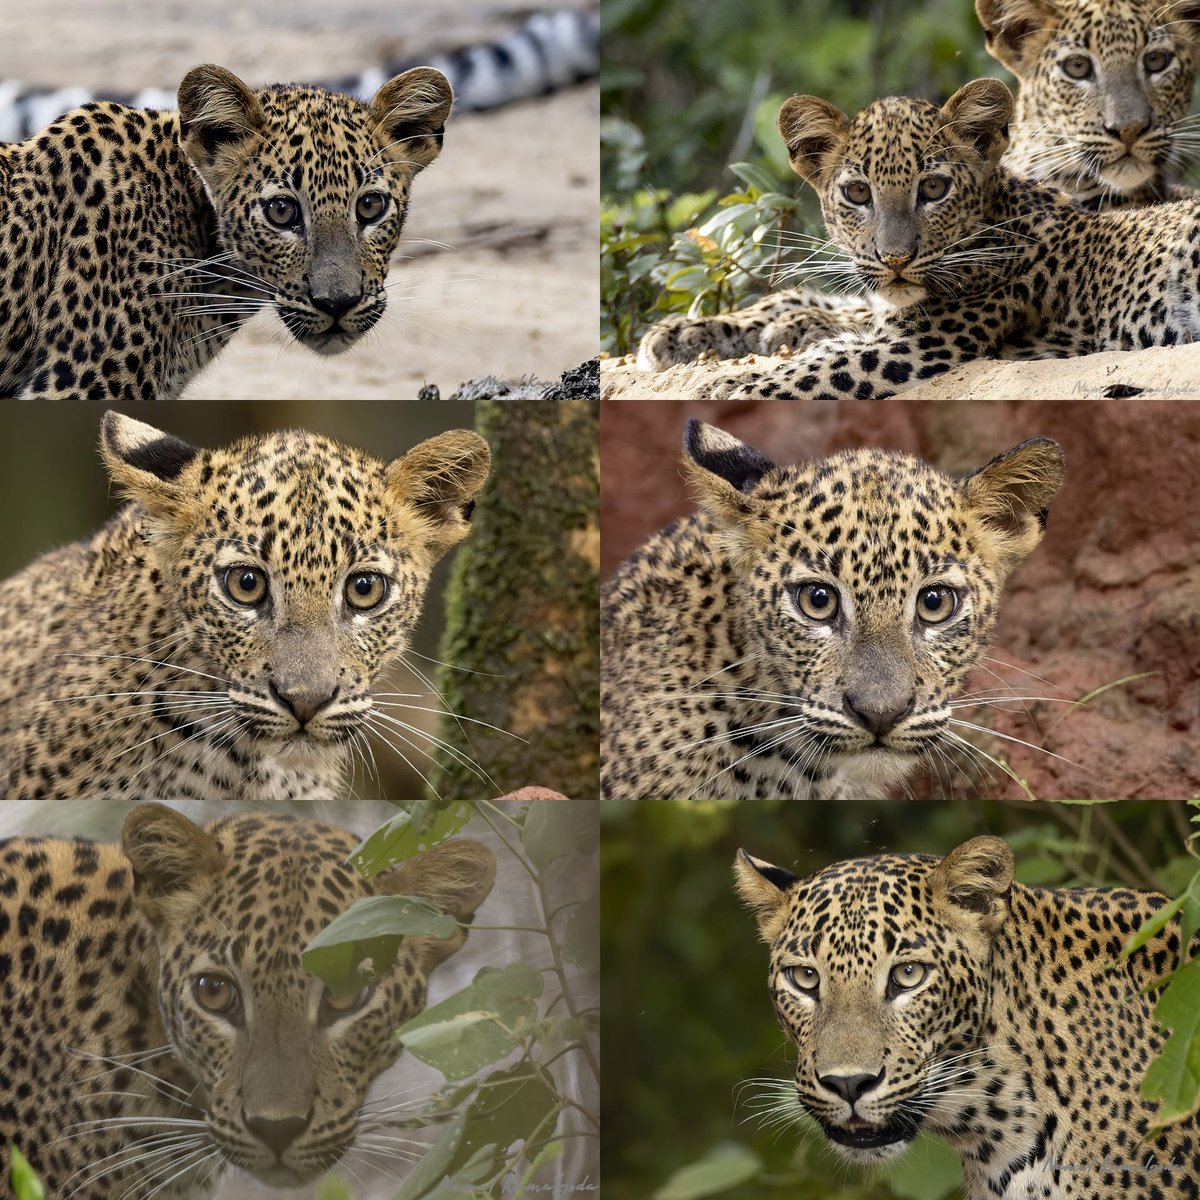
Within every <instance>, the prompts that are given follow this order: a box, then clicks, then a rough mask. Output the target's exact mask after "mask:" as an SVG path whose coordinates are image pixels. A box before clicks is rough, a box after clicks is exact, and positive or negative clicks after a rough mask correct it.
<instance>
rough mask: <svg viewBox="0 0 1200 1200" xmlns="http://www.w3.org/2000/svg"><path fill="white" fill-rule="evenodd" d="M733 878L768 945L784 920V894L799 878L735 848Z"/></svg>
mask: <svg viewBox="0 0 1200 1200" xmlns="http://www.w3.org/2000/svg"><path fill="white" fill-rule="evenodd" d="M733 880H734V888H735V889H736V890H737V894H738V896H739V898H740V899H741V901H742V903H743V904H745V905H746V907H747V908H749V909H750V911H751V912H752V913H753V914H754V919H755V920H756V921H757V922H758V933H759V936H760V937H761V938H762V940H763V941H764V942H766V943H767V945H768V946H769V945H771V943H772V942H774V941H775V939H776V938H777V937H778V936H779V933H780V930H781V929H782V928H783V924H784V921H786V920H787V910H788V900H789V897H788V893H789V892H790V891H791V889H792V888H793V887H794V886H795V885H796V884H797V883H799V882H800V877H799V876H798V875H793V874H792V873H791V871H785V870H784V869H783V867H773V866H772V865H771V864H770V863H769V862H764V861H763V859H761V858H754V857H753V856H752V855H750V854H747V853H746V851H745V850H739V851H738V852H737V857H736V858H735V859H734V860H733Z"/></svg>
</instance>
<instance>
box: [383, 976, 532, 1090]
mask: <svg viewBox="0 0 1200 1200" xmlns="http://www.w3.org/2000/svg"><path fill="white" fill-rule="evenodd" d="M541 994H542V973H541V971H539V970H537V969H536V968H535V967H531V966H529V965H527V964H526V963H513V965H512V966H509V967H505V968H504V969H503V970H502V971H498V970H496V969H494V968H492V967H484V968H483V970H481V971H480V972H479V974H478V975H476V976H475V979H474V981H473V982H472V983H470V984H469V985H468V986H467V987H465V988H463V989H462V991H461V992H456V993H455V994H454V995H453V996H450V997H448V998H447V999H445V1000H443V1001H442V1002H441V1004H435V1005H434V1006H433V1007H432V1008H428V1009H426V1010H425V1011H424V1012H423V1013H422V1014H421V1015H420V1016H419V1017H414V1018H413V1019H412V1020H411V1021H409V1022H408V1024H406V1025H404V1026H403V1027H402V1028H401V1029H400V1032H399V1033H398V1034H397V1036H398V1037H399V1038H400V1040H401V1041H402V1042H403V1043H404V1045H405V1047H406V1048H407V1049H409V1050H411V1051H412V1053H413V1054H414V1055H416V1057H417V1058H419V1059H420V1060H421V1061H422V1062H423V1063H428V1064H429V1066H431V1067H436V1068H437V1069H438V1070H439V1071H441V1072H442V1074H443V1075H445V1077H446V1078H447V1079H450V1080H454V1079H464V1078H466V1076H468V1075H471V1074H474V1072H476V1071H479V1070H481V1069H482V1068H484V1067H486V1066H488V1065H489V1064H491V1063H494V1062H497V1061H499V1060H500V1059H502V1058H503V1057H504V1056H505V1055H506V1054H509V1053H510V1052H511V1051H513V1050H515V1049H516V1047H517V1045H518V1044H519V1038H520V1036H521V1035H523V1034H524V1032H525V1031H526V1030H527V1029H528V1028H529V1026H530V1025H532V1023H533V1022H534V1020H535V1019H536V1018H537V1001H538V997H539V996H541Z"/></svg>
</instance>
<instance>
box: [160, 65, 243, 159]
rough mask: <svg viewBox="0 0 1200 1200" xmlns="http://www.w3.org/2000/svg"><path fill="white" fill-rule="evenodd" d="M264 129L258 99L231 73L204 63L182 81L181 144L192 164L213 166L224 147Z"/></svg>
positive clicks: (180, 97)
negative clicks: (212, 163) (210, 164)
mask: <svg viewBox="0 0 1200 1200" xmlns="http://www.w3.org/2000/svg"><path fill="white" fill-rule="evenodd" d="M262 126H263V111H262V106H261V105H260V104H259V102H258V97H257V96H256V95H255V94H254V92H253V91H252V90H251V89H250V88H248V87H247V86H246V85H245V84H244V83H243V82H242V81H241V80H240V79H239V78H238V77H237V76H236V75H235V74H233V72H232V71H227V70H225V68H224V67H218V66H216V65H215V64H214V63H204V64H203V65H202V66H199V67H193V68H192V69H191V70H190V71H189V72H188V73H187V74H186V75H185V76H184V77H183V79H182V80H181V81H180V84H179V140H180V144H181V145H182V146H183V150H184V153H185V154H186V155H187V156H188V158H189V159H191V160H192V162H194V163H197V164H203V165H207V164H209V163H211V162H212V161H213V160H214V159H215V158H216V156H217V154H218V152H219V151H220V150H221V148H222V147H224V146H234V145H237V144H238V143H239V142H242V141H245V140H246V139H247V138H250V137H254V136H255V135H257V133H258V131H259V130H260V129H261V128H262Z"/></svg>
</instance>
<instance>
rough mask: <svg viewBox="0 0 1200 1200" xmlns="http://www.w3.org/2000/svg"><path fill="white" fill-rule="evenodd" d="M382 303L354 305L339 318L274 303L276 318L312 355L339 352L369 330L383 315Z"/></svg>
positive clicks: (341, 352) (347, 347) (346, 348)
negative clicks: (277, 317) (359, 306)
mask: <svg viewBox="0 0 1200 1200" xmlns="http://www.w3.org/2000/svg"><path fill="white" fill-rule="evenodd" d="M383 308H384V306H383V305H382V304H379V303H376V304H373V305H371V306H370V307H362V308H356V309H355V310H354V311H353V312H350V313H347V314H346V315H345V316H342V317H330V316H328V315H327V314H325V313H317V312H312V311H308V310H304V309H297V308H290V307H284V306H283V305H276V311H277V312H278V314H279V317H280V320H282V321H283V323H284V325H285V326H286V327H287V331H288V332H289V333H290V334H291V335H292V337H294V338H295V339H296V341H298V342H299V343H300V344H301V345H302V346H304V347H305V348H306V349H308V350H312V351H313V352H314V353H316V354H321V355H333V354H343V353H345V351H347V350H349V349H350V347H351V346H353V345H354V344H355V342H357V341H358V339H359V338H361V337H362V336H363V334H365V333H367V332H368V331H369V330H371V329H373V328H374V326H375V323H376V322H377V321H378V320H379V318H380V317H381V316H382V315H383Z"/></svg>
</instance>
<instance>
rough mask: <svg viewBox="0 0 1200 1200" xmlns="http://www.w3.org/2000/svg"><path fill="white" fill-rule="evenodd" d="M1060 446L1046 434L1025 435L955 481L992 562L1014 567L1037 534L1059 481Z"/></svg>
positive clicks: (1004, 568) (1033, 544) (1043, 525)
mask: <svg viewBox="0 0 1200 1200" xmlns="http://www.w3.org/2000/svg"><path fill="white" fill-rule="evenodd" d="M1063 466H1064V459H1063V450H1062V447H1061V446H1060V445H1059V444H1058V443H1057V442H1056V441H1054V440H1053V439H1051V438H1044V437H1040V438H1030V439H1029V440H1028V441H1027V442H1022V443H1021V444H1020V445H1019V446H1015V447H1013V449H1011V450H1009V451H1008V452H1007V453H1006V454H998V455H997V456H996V457H995V458H993V459H992V461H991V462H990V463H988V464H987V466H986V467H981V468H980V469H979V470H978V471H976V472H975V473H974V474H973V475H969V476H968V477H967V478H966V479H964V480H963V481H962V483H961V484H960V485H959V486H960V488H961V489H962V493H963V496H964V498H965V500H966V503H967V507H968V508H969V509H970V510H971V512H972V513H973V515H974V516H975V517H976V518H978V520H979V521H980V523H981V524H982V526H983V532H984V533H985V534H987V535H989V536H988V544H987V548H989V549H990V550H991V552H992V557H993V559H994V560H995V562H996V564H997V566H998V567H999V568H1000V569H1001V571H1003V572H1004V574H1006V575H1007V574H1008V573H1009V572H1010V571H1013V570H1015V568H1016V567H1017V566H1019V565H1020V564H1021V563H1022V562H1023V561H1024V560H1025V559H1026V558H1027V557H1028V556H1029V555H1030V554H1032V553H1033V550H1034V549H1035V547H1036V546H1037V544H1038V542H1040V541H1041V540H1042V534H1043V533H1044V532H1045V529H1046V517H1047V515H1048V513H1049V511H1050V502H1051V501H1052V500H1053V499H1054V497H1055V496H1056V495H1057V494H1058V489H1059V488H1060V487H1061V486H1062V481H1063Z"/></svg>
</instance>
